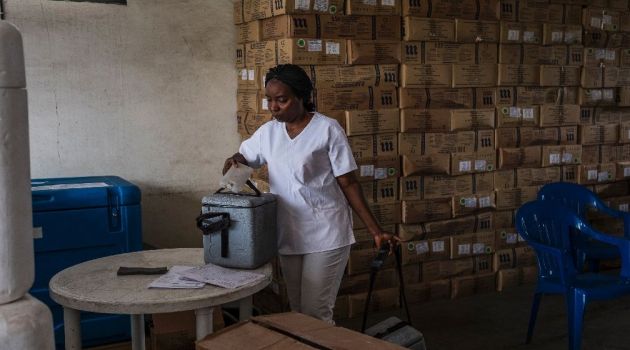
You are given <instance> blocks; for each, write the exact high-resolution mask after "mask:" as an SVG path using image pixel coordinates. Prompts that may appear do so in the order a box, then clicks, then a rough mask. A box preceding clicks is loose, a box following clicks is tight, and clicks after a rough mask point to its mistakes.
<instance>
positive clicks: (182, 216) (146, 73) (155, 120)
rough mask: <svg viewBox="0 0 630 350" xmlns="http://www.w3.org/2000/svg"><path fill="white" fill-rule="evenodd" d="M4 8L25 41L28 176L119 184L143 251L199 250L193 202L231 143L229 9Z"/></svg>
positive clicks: (23, 1) (180, 1) (187, 0)
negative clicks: (136, 193)
mask: <svg viewBox="0 0 630 350" xmlns="http://www.w3.org/2000/svg"><path fill="white" fill-rule="evenodd" d="M5 4H6V12H7V18H6V19H7V20H8V21H10V22H13V23H14V24H16V25H17V26H18V27H19V28H20V30H21V31H22V33H23V36H24V42H25V54H26V69H27V81H28V92H29V109H30V140H31V141H30V144H31V172H32V177H33V178H41V177H60V176H89V175H107V174H112V175H119V176H121V177H124V178H126V179H128V180H130V181H132V182H134V183H136V184H138V185H139V186H140V188H141V189H142V192H143V198H142V201H143V202H142V206H143V213H142V214H143V225H144V230H143V231H144V241H145V243H148V244H150V245H154V246H158V247H189V246H200V245H201V234H200V232H199V231H198V230H197V229H196V228H195V225H194V219H195V217H196V216H197V214H198V213H199V209H200V200H201V197H202V196H203V195H204V194H206V193H209V192H210V191H211V190H214V189H215V188H216V184H217V183H218V180H219V178H220V169H221V167H222V165H223V160H224V159H225V157H226V156H228V155H230V154H232V153H233V152H234V151H235V150H236V149H237V147H238V143H239V142H238V140H239V139H238V135H237V133H236V119H235V117H234V115H235V110H236V107H235V105H236V102H235V95H236V93H235V91H236V79H235V74H234V69H233V66H234V65H233V52H234V42H235V36H236V33H235V29H234V25H233V23H232V18H233V16H232V2H231V0H128V6H120V5H104V4H91V3H80V2H79V3H77V2H66V1H51V0H5Z"/></svg>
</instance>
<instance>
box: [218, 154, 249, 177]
mask: <svg viewBox="0 0 630 350" xmlns="http://www.w3.org/2000/svg"><path fill="white" fill-rule="evenodd" d="M238 163H241V164H245V165H248V164H247V159H245V157H244V156H243V155H242V154H240V153H238V152H237V153H234V155H233V156H231V157H230V158H228V159H226V160H225V163H224V164H223V175H225V173H227V171H228V170H230V168H231V167H232V166H234V167H235V168H238Z"/></svg>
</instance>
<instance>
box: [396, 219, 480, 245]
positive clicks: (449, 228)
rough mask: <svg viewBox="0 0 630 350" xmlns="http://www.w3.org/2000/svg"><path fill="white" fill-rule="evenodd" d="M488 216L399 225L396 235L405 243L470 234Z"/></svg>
mask: <svg viewBox="0 0 630 350" xmlns="http://www.w3.org/2000/svg"><path fill="white" fill-rule="evenodd" d="M488 214H491V213H483V214H479V215H478V216H479V217H480V218H479V219H478V218H477V217H476V216H475V215H470V216H462V217H459V218H454V219H447V220H438V221H431V222H427V223H422V224H400V225H398V235H399V237H400V238H401V239H403V240H405V241H407V240H427V239H435V238H440V237H445V236H449V235H459V234H464V233H471V232H475V230H476V224H477V223H478V221H483V220H484V219H483V217H486V216H488Z"/></svg>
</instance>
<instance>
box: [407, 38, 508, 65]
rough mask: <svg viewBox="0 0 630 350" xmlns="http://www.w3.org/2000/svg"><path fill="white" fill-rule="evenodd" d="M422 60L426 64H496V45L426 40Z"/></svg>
mask: <svg viewBox="0 0 630 350" xmlns="http://www.w3.org/2000/svg"><path fill="white" fill-rule="evenodd" d="M421 47H422V49H423V55H422V58H423V60H422V62H419V63H426V64H443V63H453V64H496V63H497V57H498V52H497V45H496V44H492V43H476V44H473V43H445V42H426V43H424V45H421Z"/></svg>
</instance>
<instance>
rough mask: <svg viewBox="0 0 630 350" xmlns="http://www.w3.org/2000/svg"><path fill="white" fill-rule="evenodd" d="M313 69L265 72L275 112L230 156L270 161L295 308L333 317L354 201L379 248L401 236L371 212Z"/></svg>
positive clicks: (284, 266) (285, 272)
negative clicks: (318, 100) (319, 99)
mask: <svg viewBox="0 0 630 350" xmlns="http://www.w3.org/2000/svg"><path fill="white" fill-rule="evenodd" d="M312 90H313V87H312V84H311V81H310V79H309V77H308V75H307V74H306V73H305V72H304V70H302V68H300V67H298V66H296V65H290V64H286V65H279V66H277V67H275V68H272V69H270V70H269V72H268V73H267V75H266V76H265V93H266V96H267V101H268V105H269V110H270V111H271V113H272V115H273V118H274V120H272V121H270V122H268V123H266V124H264V125H262V126H261V127H260V128H259V129H258V130H257V131H256V132H255V133H254V134H253V135H252V137H251V138H249V139H247V140H245V141H244V142H243V143H242V144H241V147H240V149H239V153H236V154H234V155H233V156H232V157H230V158H228V159H227V160H226V162H225V167H224V169H223V172H224V173H225V172H226V171H227V170H228V169H229V168H230V167H231V166H233V165H234V166H238V163H242V164H247V165H249V166H252V167H254V168H258V167H260V166H262V165H263V164H267V165H268V168H269V184H270V188H271V193H274V194H276V195H277V198H278V217H277V220H278V252H279V257H280V265H281V268H282V273H283V276H284V279H285V282H286V285H287V292H288V296H289V303H290V306H291V309H292V310H293V311H296V312H301V313H304V314H307V315H311V316H313V317H317V318H319V319H322V320H325V321H328V322H330V323H333V321H332V315H333V307H334V304H335V299H336V297H337V292H338V290H339V285H340V283H341V278H342V276H343V271H344V269H345V267H346V263H347V262H348V257H349V255H350V245H351V244H352V243H354V242H355V240H354V236H353V234H352V213H351V211H350V210H351V209H350V207H352V209H354V210H355V212H356V213H357V215H358V216H359V217H360V218H361V220H362V221H363V222H364V223H365V225H366V226H367V228H368V230H369V232H370V233H371V234H372V235H373V236H374V241H375V244H376V246H377V248H380V246H381V244H383V242H386V241H389V242H390V243H392V246H394V245H395V243H396V239H397V238H396V237H394V235H392V234H391V233H388V232H384V231H383V230H382V229H381V226H380V225H379V224H378V222H377V221H376V220H375V218H374V216H373V215H372V213H371V212H370V210H369V208H368V206H367V204H366V202H365V199H364V197H363V192H362V191H361V187H360V185H359V183H358V182H357V180H356V177H355V175H354V173H353V172H354V170H356V169H357V165H356V163H355V161H354V157H353V156H352V151H351V150H350V145H349V143H348V139H347V137H346V135H345V133H344V131H343V129H342V128H341V126H340V125H339V123H337V121H336V120H334V119H331V118H328V117H326V116H325V115H323V114H320V113H317V112H314V111H313V109H314V108H313V104H312V103H311V101H310V98H311V97H310V96H311V92H312Z"/></svg>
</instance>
